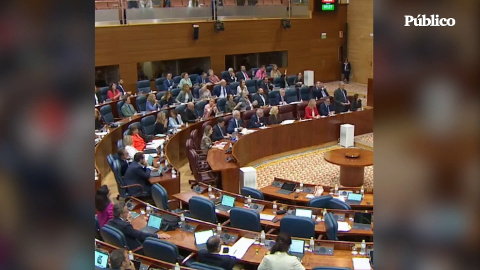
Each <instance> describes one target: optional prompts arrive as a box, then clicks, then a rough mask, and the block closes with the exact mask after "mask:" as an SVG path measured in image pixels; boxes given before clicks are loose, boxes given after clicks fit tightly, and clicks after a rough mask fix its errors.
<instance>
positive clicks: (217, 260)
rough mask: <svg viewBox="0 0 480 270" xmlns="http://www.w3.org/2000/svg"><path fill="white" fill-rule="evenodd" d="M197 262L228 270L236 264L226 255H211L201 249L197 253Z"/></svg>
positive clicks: (234, 259)
mask: <svg viewBox="0 0 480 270" xmlns="http://www.w3.org/2000/svg"><path fill="white" fill-rule="evenodd" d="M198 262H200V263H204V264H208V265H212V266H217V267H221V268H223V269H225V270H230V269H232V268H233V266H234V265H235V263H236V262H237V259H236V258H235V257H232V256H228V255H220V254H212V253H210V252H208V250H205V249H203V250H200V251H199V252H198Z"/></svg>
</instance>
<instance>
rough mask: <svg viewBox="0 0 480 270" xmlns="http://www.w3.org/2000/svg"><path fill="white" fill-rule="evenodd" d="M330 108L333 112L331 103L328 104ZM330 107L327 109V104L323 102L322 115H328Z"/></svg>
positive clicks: (321, 105) (321, 106)
mask: <svg viewBox="0 0 480 270" xmlns="http://www.w3.org/2000/svg"><path fill="white" fill-rule="evenodd" d="M328 109H330V111H331V112H333V111H334V108H333V105H332V104H330V105H328ZM328 109H327V104H325V103H321V104H320V115H321V116H327V115H328Z"/></svg>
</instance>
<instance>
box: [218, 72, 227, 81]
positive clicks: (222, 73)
mask: <svg viewBox="0 0 480 270" xmlns="http://www.w3.org/2000/svg"><path fill="white" fill-rule="evenodd" d="M227 78H228V71H226V70H224V71H222V72H220V80H222V79H223V80H226V79H227Z"/></svg>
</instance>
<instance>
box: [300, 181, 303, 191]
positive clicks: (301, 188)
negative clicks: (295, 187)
mask: <svg viewBox="0 0 480 270" xmlns="http://www.w3.org/2000/svg"><path fill="white" fill-rule="evenodd" d="M300 191H303V182H300Z"/></svg>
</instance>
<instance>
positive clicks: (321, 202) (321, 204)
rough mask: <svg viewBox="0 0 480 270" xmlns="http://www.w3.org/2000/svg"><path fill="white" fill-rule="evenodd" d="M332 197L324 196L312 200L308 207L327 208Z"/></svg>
mask: <svg viewBox="0 0 480 270" xmlns="http://www.w3.org/2000/svg"><path fill="white" fill-rule="evenodd" d="M332 199H333V197H332V195H324V196H319V197H315V198H312V199H310V201H308V203H307V206H308V207H317V208H327V204H328V202H329V201H330V200H332Z"/></svg>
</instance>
